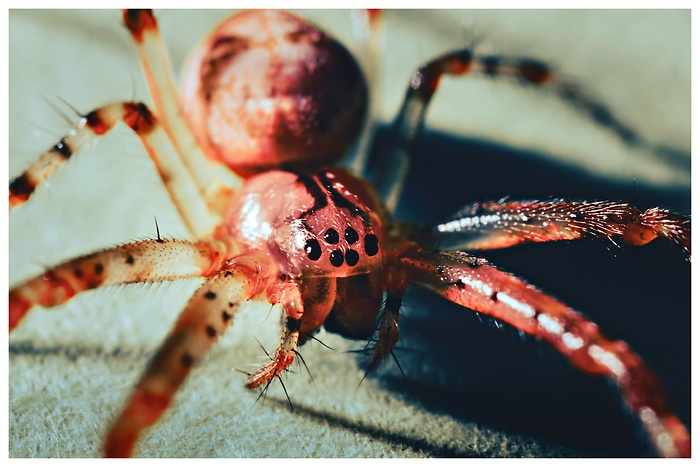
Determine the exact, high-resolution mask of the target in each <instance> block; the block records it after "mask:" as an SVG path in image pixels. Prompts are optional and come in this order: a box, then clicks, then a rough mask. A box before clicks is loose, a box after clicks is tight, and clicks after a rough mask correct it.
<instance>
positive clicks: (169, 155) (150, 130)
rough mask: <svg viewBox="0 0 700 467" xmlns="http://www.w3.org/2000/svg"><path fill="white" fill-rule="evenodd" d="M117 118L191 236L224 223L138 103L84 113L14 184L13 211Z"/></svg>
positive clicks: (161, 130) (161, 128) (121, 104)
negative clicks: (147, 160) (144, 154)
mask: <svg viewBox="0 0 700 467" xmlns="http://www.w3.org/2000/svg"><path fill="white" fill-rule="evenodd" d="M119 122H123V123H125V124H126V125H127V126H128V127H129V128H131V129H132V130H133V131H134V132H135V133H136V135H137V136H138V137H139V138H140V139H141V142H142V143H143V145H144V147H145V148H146V150H147V151H148V154H149V156H150V157H151V160H152V161H153V163H154V164H155V166H156V168H157V170H158V174H159V175H160V177H161V179H162V180H163V183H164V185H165V187H166V189H167V190H168V193H169V194H170V197H171V199H172V200H173V203H174V204H175V207H176V208H177V210H178V212H179V213H180V215H181V217H182V219H183V221H184V222H185V225H186V226H187V228H188V230H189V232H190V234H191V235H192V237H193V238H195V239H200V238H204V237H205V236H207V235H209V234H211V233H212V232H213V231H214V229H215V228H216V227H217V226H218V225H219V223H220V218H219V216H217V215H214V214H212V213H210V210H209V208H208V206H207V204H206V202H205V200H204V198H203V196H202V195H201V194H200V192H199V189H198V187H197V186H196V184H195V183H194V180H193V179H192V177H191V175H190V173H189V171H188V169H187V168H186V167H185V166H184V164H183V163H182V161H181V160H180V158H179V156H178V154H177V151H176V149H175V147H174V146H173V144H172V142H171V141H170V139H169V137H168V135H167V134H166V132H165V130H164V128H163V127H162V126H161V125H160V124H159V122H158V121H157V120H156V118H155V116H154V115H153V113H151V111H150V110H149V109H148V107H146V105H144V104H142V103H134V102H123V103H114V104H109V105H106V106H104V107H100V108H98V109H96V110H93V111H92V112H90V113H88V114H85V115H84V116H83V117H81V118H80V120H79V121H78V123H77V124H76V126H75V127H74V128H73V130H71V132H70V133H69V134H68V135H67V136H65V137H63V138H61V140H60V141H59V142H58V143H57V144H55V145H54V146H53V147H52V148H51V149H50V150H49V151H47V152H45V153H44V154H42V155H41V157H40V158H39V159H38V160H37V161H36V162H34V163H33V164H31V165H30V166H29V168H27V170H25V171H24V172H23V173H22V174H20V175H19V176H18V177H16V178H15V179H13V180H12V181H11V182H10V190H9V205H10V209H13V208H15V207H17V206H19V205H20V204H22V203H24V202H26V201H27V200H28V199H29V198H30V197H31V195H32V193H34V190H35V189H36V188H37V187H38V186H39V185H41V184H42V183H44V182H46V181H47V180H48V179H49V178H50V177H51V175H52V174H53V173H54V172H55V171H56V170H58V169H59V168H60V167H61V166H62V165H63V164H64V163H65V162H67V161H68V160H69V159H70V158H71V157H72V156H73V155H74V154H75V153H76V152H77V151H79V150H80V148H81V147H83V146H84V145H85V144H86V143H87V142H88V141H90V140H92V139H94V138H97V137H99V136H101V135H104V134H105V133H107V132H108V131H110V130H111V129H112V128H114V126H115V125H116V124H117V123H119Z"/></svg>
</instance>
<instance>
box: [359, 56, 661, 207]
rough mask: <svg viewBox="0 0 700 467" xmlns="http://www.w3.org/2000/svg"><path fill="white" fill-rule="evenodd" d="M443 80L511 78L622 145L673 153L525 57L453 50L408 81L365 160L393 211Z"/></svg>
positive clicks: (564, 80) (575, 87) (418, 71)
mask: <svg viewBox="0 0 700 467" xmlns="http://www.w3.org/2000/svg"><path fill="white" fill-rule="evenodd" d="M445 75H452V76H462V75H481V76H486V77H489V78H510V79H515V80H517V82H518V83H519V84H522V85H524V86H532V87H537V88H543V89H548V90H551V91H553V92H554V93H556V94H557V95H558V96H559V97H560V98H561V99H563V101H564V102H565V103H567V104H569V105H571V106H572V107H574V108H576V109H578V110H580V111H581V112H582V113H583V114H584V115H585V116H586V117H588V118H589V119H591V120H593V121H594V122H596V123H598V124H599V125H601V126H602V127H603V128H606V129H608V130H609V131H611V132H612V133H614V134H615V135H617V137H619V138H620V139H621V140H622V141H623V142H624V143H625V144H627V145H629V146H639V147H641V148H644V149H646V150H650V151H652V152H656V153H659V154H666V155H669V154H670V153H671V152H673V150H672V149H670V148H666V147H660V146H655V145H653V144H651V143H649V142H648V141H646V140H644V139H643V138H642V136H641V135H640V134H638V133H637V132H635V131H634V130H633V129H632V128H630V127H629V126H627V125H626V124H625V123H623V122H622V121H621V120H619V119H618V118H617V117H616V116H615V115H613V113H612V111H611V110H610V109H608V108H607V107H606V106H605V105H603V104H602V103H601V102H599V101H598V100H597V99H595V98H594V97H592V96H590V95H588V94H587V93H585V92H584V91H583V90H582V88H581V86H578V85H577V84H575V83H572V82H570V81H568V80H567V79H565V78H563V77H562V76H559V75H558V74H557V73H556V72H555V70H553V69H552V68H551V67H550V66H549V65H547V64H546V63H544V62H541V61H539V60H535V59H532V58H527V57H505V56H499V55H484V56H481V55H478V54H477V53H476V52H475V51H474V49H473V48H471V47H469V48H465V49H460V50H454V51H451V52H448V53H447V54H445V55H443V56H441V57H438V58H436V59H433V60H431V61H429V62H428V63H426V64H425V65H423V66H421V67H420V68H419V69H418V70H416V71H415V72H414V74H413V76H412V77H411V81H410V83H409V86H408V89H407V91H406V95H405V97H404V101H403V104H402V106H401V109H400V110H399V113H398V115H397V116H396V118H395V119H394V121H393V123H392V126H391V129H390V131H389V134H388V135H387V136H386V139H385V140H384V141H383V142H382V145H381V147H380V148H378V149H377V150H376V151H375V154H376V155H375V156H373V157H372V158H371V159H370V161H369V166H368V169H369V171H370V176H371V177H373V178H374V182H375V186H376V187H377V190H378V192H379V193H380V195H381V196H382V198H383V199H384V200H385V202H386V205H387V207H388V209H389V210H390V212H393V211H394V210H395V208H396V205H397V203H398V200H399V196H400V195H401V192H402V191H403V184H404V181H405V178H406V176H407V174H408V166H409V164H410V159H411V158H412V156H413V152H414V146H415V143H416V140H417V138H418V136H419V135H420V132H421V130H422V127H423V123H424V122H425V116H426V112H427V109H428V105H429V104H430V101H431V100H432V98H433V96H434V95H435V92H436V91H437V88H438V85H439V84H440V80H441V79H442V77H443V76H445Z"/></svg>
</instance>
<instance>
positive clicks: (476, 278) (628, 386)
mask: <svg viewBox="0 0 700 467" xmlns="http://www.w3.org/2000/svg"><path fill="white" fill-rule="evenodd" d="M389 263H390V264H393V265H394V266H395V270H396V271H398V272H400V274H401V276H402V277H400V278H399V279H398V280H399V281H402V282H403V284H405V285H408V284H418V285H421V286H423V287H426V288H428V289H430V290H432V291H434V292H435V293H437V294H438V295H441V296H442V297H444V298H446V299H447V300H450V301H452V302H454V303H457V304H459V305H461V306H463V307H465V308H469V309H471V310H474V311H476V312H478V313H483V314H485V315H488V316H491V317H494V318H496V319H499V320H501V321H503V322H506V323H508V324H510V325H511V326H513V327H515V328H516V329H518V330H520V331H522V332H524V333H526V334H529V335H532V336H535V337H537V338H539V339H542V340H544V341H546V342H548V343H549V344H550V345H552V346H553V347H554V348H555V349H556V350H557V351H558V352H560V353H562V354H563V355H564V356H565V357H566V358H567V359H568V360H569V361H570V362H571V364H572V365H573V366H575V367H576V368H578V369H580V370H581V371H583V372H585V373H588V374H590V375H597V376H607V377H609V378H611V379H612V380H613V381H614V382H615V384H617V386H618V387H619V388H620V392H621V393H622V397H623V399H624V401H625V403H626V405H627V406H628V408H629V410H630V411H631V412H632V413H633V414H635V415H636V416H637V417H639V419H640V420H641V422H642V425H643V427H644V430H645V432H646V434H647V436H648V437H649V439H650V440H651V442H652V444H653V446H654V447H655V449H656V451H657V452H658V453H659V455H661V456H664V457H688V456H690V437H689V435H688V432H687V430H686V429H685V426H684V425H683V423H682V422H681V421H680V420H679V419H678V417H677V416H676V415H675V413H674V412H673V411H672V409H671V407H670V403H669V401H668V398H667V396H666V392H665V390H664V389H663V387H662V385H661V383H660V381H659V380H658V378H657V377H656V375H655V374H654V373H653V372H652V371H651V370H650V369H649V368H647V366H646V365H645V364H644V362H643V361H642V360H641V358H640V357H639V356H638V355H637V354H635V353H634V352H633V351H632V350H631V349H630V348H629V347H628V346H627V344H625V343H624V342H622V341H614V340H611V339H609V338H607V337H606V336H604V335H603V334H602V333H600V331H599V330H598V327H597V326H596V325H595V324H594V323H593V322H591V321H589V320H588V319H586V318H585V317H583V316H582V315H580V314H579V313H578V312H576V311H574V310H573V309H571V308H569V307H567V306H566V305H564V304H563V303H561V302H559V301H557V300H555V299H554V298H551V297H549V296H548V295H546V294H544V293H542V292H540V291H539V290H537V289H535V288H534V287H532V286H530V285H528V284H526V283H525V282H523V281H521V280H520V279H518V278H516V277H514V276H511V275H510V274H507V273H504V272H502V271H499V270H498V269H496V268H495V267H493V266H491V265H489V264H488V263H487V262H486V260H483V259H480V258H477V257H474V256H470V255H468V254H466V253H462V252H454V253H432V252H426V251H424V250H421V249H420V248H418V247H417V246H416V245H415V244H410V243H405V244H403V245H399V246H398V247H396V248H395V249H394V251H393V253H392V254H391V259H390V260H389Z"/></svg>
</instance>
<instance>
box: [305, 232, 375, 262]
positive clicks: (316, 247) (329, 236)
mask: <svg viewBox="0 0 700 467" xmlns="http://www.w3.org/2000/svg"><path fill="white" fill-rule="evenodd" d="M344 236H345V241H346V242H348V245H353V244H355V243H357V241H358V240H360V236H359V235H358V233H357V231H356V230H355V229H353V228H352V227H348V228H347V229H345V234H344ZM323 240H324V241H325V242H326V243H328V244H329V245H337V244H338V242H339V241H340V234H339V233H338V231H337V230H335V229H333V228H330V229H328V230H326V232H325V233H324V234H323ZM304 251H306V256H307V258H309V259H310V260H311V261H317V260H318V259H319V258H321V245H320V244H319V243H318V240H316V239H315V238H310V239H309V240H307V241H306V244H305V245H304ZM365 253H366V254H367V256H374V255H376V254H377V253H379V239H378V238H377V236H376V235H374V234H368V235H366V236H365ZM330 261H331V264H332V265H333V266H335V267H340V266H342V265H343V262H346V263H348V266H354V265H356V264H357V263H358V261H360V254H359V253H358V252H357V251H355V250H353V249H348V251H346V252H345V255H343V252H342V251H340V250H333V251H331V256H330Z"/></svg>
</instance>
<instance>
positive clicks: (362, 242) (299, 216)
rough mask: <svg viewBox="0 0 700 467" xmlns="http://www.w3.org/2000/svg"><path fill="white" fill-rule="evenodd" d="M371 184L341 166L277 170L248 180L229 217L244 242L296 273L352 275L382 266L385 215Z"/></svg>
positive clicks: (229, 224)
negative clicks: (306, 171) (308, 170)
mask: <svg viewBox="0 0 700 467" xmlns="http://www.w3.org/2000/svg"><path fill="white" fill-rule="evenodd" d="M378 206H379V204H378V203H377V202H376V199H375V196H374V194H373V192H372V191H371V189H370V188H369V187H368V186H367V185H366V184H365V183H364V182H363V181H361V180H359V179H357V178H356V177H354V176H352V175H351V174H349V173H348V172H345V171H343V170H340V169H333V170H324V171H320V172H318V173H316V174H314V175H304V174H296V173H292V172H283V171H271V172H266V173H264V174H260V175H257V176H255V177H252V178H250V179H248V180H247V181H246V185H245V187H244V188H243V190H242V191H241V192H240V193H239V195H238V197H237V199H236V200H235V202H234V204H233V206H232V208H231V210H230V211H229V214H228V217H227V225H228V228H229V231H230V232H231V234H232V235H234V236H235V237H236V238H237V239H238V240H240V241H241V242H242V243H243V244H245V245H247V246H250V247H254V248H263V249H266V250H267V251H269V252H270V254H271V255H272V256H273V257H274V258H275V260H276V262H277V264H278V266H279V268H280V271H282V272H283V273H284V274H288V275H291V276H296V277H301V276H330V277H347V276H354V275H358V274H365V273H367V272H370V271H374V270H378V269H380V268H381V267H382V246H381V245H382V238H383V235H384V231H383V220H382V219H383V217H382V212H381V210H380V209H379V207H378Z"/></svg>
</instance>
